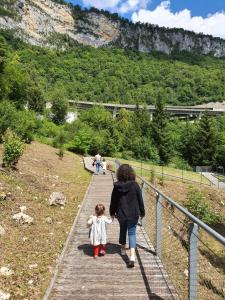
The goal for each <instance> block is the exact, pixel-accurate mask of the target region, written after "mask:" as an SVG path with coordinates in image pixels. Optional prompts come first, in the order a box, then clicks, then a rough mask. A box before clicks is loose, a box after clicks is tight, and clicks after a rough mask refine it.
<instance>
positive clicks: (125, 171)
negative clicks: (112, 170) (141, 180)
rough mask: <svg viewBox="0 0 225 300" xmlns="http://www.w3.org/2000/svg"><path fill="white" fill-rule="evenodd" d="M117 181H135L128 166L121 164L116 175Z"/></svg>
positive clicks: (131, 169) (133, 173)
mask: <svg viewBox="0 0 225 300" xmlns="http://www.w3.org/2000/svg"><path fill="white" fill-rule="evenodd" d="M116 177H117V179H118V181H122V182H126V181H135V178H136V175H135V172H134V170H133V168H132V167H131V166H130V165H128V164H123V165H121V166H120V167H119V169H118V170H117V173H116Z"/></svg>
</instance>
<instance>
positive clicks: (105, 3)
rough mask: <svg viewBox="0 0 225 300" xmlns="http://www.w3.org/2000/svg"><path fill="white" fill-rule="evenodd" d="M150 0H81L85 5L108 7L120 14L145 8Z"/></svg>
mask: <svg viewBox="0 0 225 300" xmlns="http://www.w3.org/2000/svg"><path fill="white" fill-rule="evenodd" d="M150 2H151V0H83V4H84V5H86V6H94V7H96V8H98V9H110V10H113V11H116V12H120V13H121V14H126V13H128V12H134V11H137V10H140V9H145V8H146V7H147V5H148V3H150Z"/></svg>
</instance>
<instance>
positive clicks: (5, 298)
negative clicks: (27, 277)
mask: <svg viewBox="0 0 225 300" xmlns="http://www.w3.org/2000/svg"><path fill="white" fill-rule="evenodd" d="M10 298H11V295H10V294H9V293H5V292H3V291H2V290H0V300H9V299H10Z"/></svg>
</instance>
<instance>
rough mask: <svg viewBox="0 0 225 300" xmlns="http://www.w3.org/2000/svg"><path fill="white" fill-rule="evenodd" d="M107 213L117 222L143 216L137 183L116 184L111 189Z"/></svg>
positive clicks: (143, 209) (141, 200)
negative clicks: (114, 217)
mask: <svg viewBox="0 0 225 300" xmlns="http://www.w3.org/2000/svg"><path fill="white" fill-rule="evenodd" d="M109 213H110V215H111V216H116V217H117V218H118V219H119V220H121V221H122V220H134V219H138V218H139V216H140V217H144V216H145V208H144V202H143V198H142V194H141V189H140V187H139V185H138V184H137V182H135V181H127V182H119V181H118V182H116V183H115V184H114V187H113V191H112V196H111V203H110V209H109Z"/></svg>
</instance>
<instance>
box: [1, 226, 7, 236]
mask: <svg viewBox="0 0 225 300" xmlns="http://www.w3.org/2000/svg"><path fill="white" fill-rule="evenodd" d="M5 234H6V231H5V229H4V228H3V227H2V226H1V225H0V235H5Z"/></svg>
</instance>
